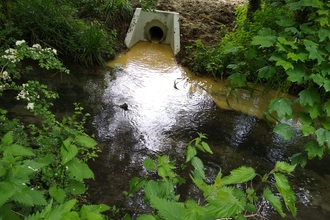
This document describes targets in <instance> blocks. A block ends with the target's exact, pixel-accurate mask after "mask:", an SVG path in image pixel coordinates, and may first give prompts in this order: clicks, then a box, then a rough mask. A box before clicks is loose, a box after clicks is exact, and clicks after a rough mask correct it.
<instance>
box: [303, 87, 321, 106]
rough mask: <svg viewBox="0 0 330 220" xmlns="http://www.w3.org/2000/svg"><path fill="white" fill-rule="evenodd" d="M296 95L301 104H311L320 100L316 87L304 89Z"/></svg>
mask: <svg viewBox="0 0 330 220" xmlns="http://www.w3.org/2000/svg"><path fill="white" fill-rule="evenodd" d="M298 95H299V100H300V104H301V106H306V105H309V106H313V105H314V103H316V102H320V101H321V98H320V94H319V93H318V91H317V89H316V88H310V89H304V90H303V91H301V92H300V93H299V94H298Z"/></svg>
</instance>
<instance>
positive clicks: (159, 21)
mask: <svg viewBox="0 0 330 220" xmlns="http://www.w3.org/2000/svg"><path fill="white" fill-rule="evenodd" d="M138 41H158V42H159V43H164V44H170V45H171V47H172V51H173V53H174V55H175V54H177V53H178V52H179V51H180V26H179V13H176V12H168V11H159V10H155V12H146V11H142V9H141V8H137V9H136V10H135V13H134V16H133V18H132V21H131V25H130V27H129V29H128V32H127V34H126V38H125V44H126V46H127V47H128V48H130V47H132V46H133V45H134V44H136V43H137V42H138Z"/></svg>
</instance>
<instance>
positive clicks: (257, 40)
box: [251, 35, 276, 48]
mask: <svg viewBox="0 0 330 220" xmlns="http://www.w3.org/2000/svg"><path fill="white" fill-rule="evenodd" d="M275 42H276V37H275V36H272V35H271V36H255V37H253V38H252V42H251V45H260V47H261V48H263V47H271V46H273V45H274V43H275Z"/></svg>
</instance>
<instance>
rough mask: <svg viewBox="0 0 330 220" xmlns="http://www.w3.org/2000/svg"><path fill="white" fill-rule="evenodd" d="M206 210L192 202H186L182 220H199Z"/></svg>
mask: <svg viewBox="0 0 330 220" xmlns="http://www.w3.org/2000/svg"><path fill="white" fill-rule="evenodd" d="M205 213H206V210H205V208H204V207H201V206H199V205H198V204H197V203H196V202H195V201H194V200H191V199H189V200H187V201H186V209H185V210H184V214H183V220H200V219H201V217H203V216H205Z"/></svg>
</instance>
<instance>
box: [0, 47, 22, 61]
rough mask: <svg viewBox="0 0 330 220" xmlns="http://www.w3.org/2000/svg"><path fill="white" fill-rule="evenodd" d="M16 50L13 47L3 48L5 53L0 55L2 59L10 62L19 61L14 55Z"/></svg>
mask: <svg viewBox="0 0 330 220" xmlns="http://www.w3.org/2000/svg"><path fill="white" fill-rule="evenodd" d="M16 53H17V50H16V49H13V48H9V49H7V50H5V55H2V56H1V57H2V58H4V59H7V60H8V61H10V62H12V63H16V62H17V61H19V59H18V58H17V56H16Z"/></svg>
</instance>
